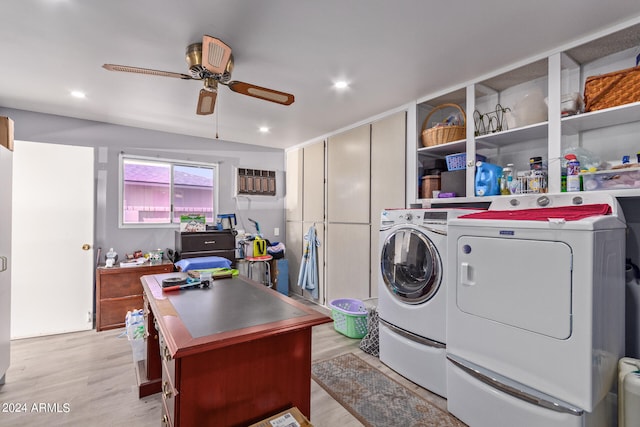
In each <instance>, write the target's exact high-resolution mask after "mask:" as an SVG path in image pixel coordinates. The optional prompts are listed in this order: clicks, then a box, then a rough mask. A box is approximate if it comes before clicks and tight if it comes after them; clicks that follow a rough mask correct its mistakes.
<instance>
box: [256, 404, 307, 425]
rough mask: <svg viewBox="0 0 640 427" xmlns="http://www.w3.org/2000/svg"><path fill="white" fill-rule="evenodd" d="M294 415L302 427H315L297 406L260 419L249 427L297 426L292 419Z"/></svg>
mask: <svg viewBox="0 0 640 427" xmlns="http://www.w3.org/2000/svg"><path fill="white" fill-rule="evenodd" d="M291 417H293V418H294V419H295V420H296V421H297V422H298V425H299V426H300V427H313V424H311V423H310V422H309V420H308V419H307V417H305V416H304V415H302V412H300V410H299V409H298V408H296V407H295V406H294V407H293V408H289V409H287V410H286V411H282V412H280V413H279V414H276V415H274V416H272V417H269V418H267V419H266V420H262V421H259V422H257V423H255V424H251V425H250V426H249V427H290V426H295V424H294V423H293V421H292V420H291Z"/></svg>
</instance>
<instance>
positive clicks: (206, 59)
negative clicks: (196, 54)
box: [202, 35, 231, 74]
mask: <svg viewBox="0 0 640 427" xmlns="http://www.w3.org/2000/svg"><path fill="white" fill-rule="evenodd" d="M230 59H231V48H230V47H229V46H227V45H226V44H225V43H224V42H223V41H222V40H220V39H217V38H215V37H211V36H206V35H205V36H204V37H203V38H202V65H203V66H204V67H205V68H206V69H207V70H209V71H210V72H212V73H214V74H223V73H224V72H225V71H226V69H227V64H228V63H229V60H230Z"/></svg>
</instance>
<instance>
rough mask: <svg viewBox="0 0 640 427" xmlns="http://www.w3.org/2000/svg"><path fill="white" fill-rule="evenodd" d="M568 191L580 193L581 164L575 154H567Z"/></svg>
mask: <svg viewBox="0 0 640 427" xmlns="http://www.w3.org/2000/svg"><path fill="white" fill-rule="evenodd" d="M564 158H565V159H567V191H580V162H579V161H578V159H577V158H576V155H575V154H571V153H569V154H567V155H566V156H564Z"/></svg>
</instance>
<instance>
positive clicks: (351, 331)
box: [329, 298, 368, 338]
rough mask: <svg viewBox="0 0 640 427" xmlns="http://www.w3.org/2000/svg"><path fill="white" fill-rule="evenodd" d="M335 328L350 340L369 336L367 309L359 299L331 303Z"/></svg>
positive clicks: (346, 299)
mask: <svg viewBox="0 0 640 427" xmlns="http://www.w3.org/2000/svg"><path fill="white" fill-rule="evenodd" d="M329 307H331V317H332V318H333V327H334V329H335V330H336V331H338V332H340V333H341V334H343V335H346V336H348V337H349V338H362V337H364V336H365V335H367V314H368V312H367V308H366V307H365V305H364V303H363V302H362V301H360V300H357V299H350V298H343V299H336V300H333V301H331V302H330V303H329Z"/></svg>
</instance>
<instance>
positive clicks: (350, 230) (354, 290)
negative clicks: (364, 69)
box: [286, 111, 407, 305]
mask: <svg viewBox="0 0 640 427" xmlns="http://www.w3.org/2000/svg"><path fill="white" fill-rule="evenodd" d="M406 121H407V113H406V111H401V112H398V113H395V114H392V115H389V116H387V117H384V118H382V119H380V120H377V121H375V122H373V123H370V124H366V125H361V126H358V127H356V128H353V129H350V130H348V131H345V132H342V133H339V134H335V135H332V136H330V137H329V138H328V139H327V140H326V141H320V142H317V143H314V144H310V145H306V146H304V147H302V148H297V149H294V150H290V151H288V152H287V154H286V156H287V236H286V244H287V259H288V260H289V270H290V273H289V276H290V280H293V282H292V283H294V287H295V283H296V281H297V275H298V271H299V269H300V259H301V254H302V250H303V245H304V240H303V239H304V234H305V233H306V232H307V231H308V229H309V227H311V226H312V225H314V226H315V227H316V230H317V233H318V238H319V239H320V241H321V246H320V247H319V248H318V263H319V266H320V268H319V270H320V288H319V298H318V299H317V300H316V302H318V303H319V304H322V305H327V304H328V303H329V302H330V301H331V300H334V299H337V298H357V299H368V298H371V297H374V298H375V297H376V296H377V278H378V270H377V268H378V264H379V261H378V258H379V254H378V250H379V246H378V241H379V227H378V224H379V220H380V211H381V210H382V209H383V208H389V207H396V208H398V207H405V205H406V196H405V194H406V191H405V188H406V187H405V172H406V145H407V144H406V129H407V127H406ZM294 287H292V289H291V290H292V292H295V293H297V294H300V295H303V296H305V297H306V298H310V297H311V295H310V293H308V292H307V291H304V292H303V291H302V290H301V289H299V288H297V287H295V289H294Z"/></svg>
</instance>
